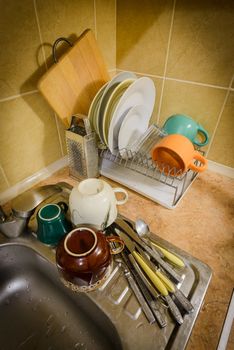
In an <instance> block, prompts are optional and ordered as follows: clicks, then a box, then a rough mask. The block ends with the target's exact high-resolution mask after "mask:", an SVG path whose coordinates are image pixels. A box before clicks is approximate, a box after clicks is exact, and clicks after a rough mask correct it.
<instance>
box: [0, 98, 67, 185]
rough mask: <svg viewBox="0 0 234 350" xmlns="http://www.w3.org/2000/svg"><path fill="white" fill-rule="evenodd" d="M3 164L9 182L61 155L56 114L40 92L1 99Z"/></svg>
mask: <svg viewBox="0 0 234 350" xmlns="http://www.w3.org/2000/svg"><path fill="white" fill-rule="evenodd" d="M0 129H1V133H0V144H1V153H0V163H1V164H2V167H3V169H4V172H5V174H6V177H7V179H8V181H9V183H10V185H14V184H16V183H17V182H19V181H21V180H23V179H25V178H26V177H28V176H31V175H32V174H34V173H36V172H37V171H39V170H40V169H42V168H44V167H45V166H47V165H49V164H51V163H53V162H54V161H56V160H58V159H59V158H61V157H62V154H61V150H60V144H59V140H58V134H57V128H56V125H55V121H54V116H53V113H52V112H51V110H50V109H49V107H48V106H47V103H46V102H45V101H44V99H43V98H42V97H41V96H40V94H39V93H36V94H32V95H27V96H24V99H23V98H17V99H14V100H11V101H7V102H2V103H1V109H0Z"/></svg>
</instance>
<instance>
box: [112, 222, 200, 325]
mask: <svg viewBox="0 0 234 350" xmlns="http://www.w3.org/2000/svg"><path fill="white" fill-rule="evenodd" d="M112 229H113V230H114V233H115V234H117V235H118V236H119V237H120V238H121V239H122V240H123V241H124V243H125V249H124V251H123V252H122V253H121V254H120V255H119V256H118V258H117V259H116V261H117V262H118V263H119V264H120V266H122V268H123V271H124V275H125V277H126V279H127V281H128V283H129V285H130V287H131V289H132V291H133V293H134V294H135V296H136V298H137V300H138V302H139V304H140V305H141V308H142V311H143V312H144V314H145V316H146V318H147V319H148V321H149V323H150V324H152V323H154V322H155V321H157V322H158V324H159V326H160V327H165V326H166V325H167V318H166V314H165V313H163V312H162V311H163V310H162V308H161V305H160V304H163V305H164V306H165V305H166V307H167V308H168V309H169V311H170V313H171V316H172V317H173V319H174V320H175V321H176V323H177V324H179V325H181V324H182V323H183V315H184V314H185V313H191V312H193V311H194V308H193V305H192V304H191V302H190V301H189V300H188V298H186V296H185V295H184V294H183V292H182V291H181V290H180V289H179V288H178V286H177V285H178V284H179V283H181V282H182V281H183V278H182V275H181V274H180V273H179V272H178V271H177V270H178V269H177V270H175V269H174V267H175V266H176V267H177V268H180V269H182V268H183V267H184V266H185V264H184V262H183V261H182V259H180V258H179V257H178V256H176V255H175V254H174V253H172V252H169V251H168V250H166V249H165V248H163V247H161V246H160V244H159V243H157V242H155V241H153V240H152V239H150V238H147V239H145V238H143V237H141V236H140V235H139V234H138V233H137V231H136V230H135V227H133V224H132V223H131V222H130V221H128V220H125V219H123V218H122V217H120V216H118V217H117V219H116V220H115V223H114V224H112Z"/></svg>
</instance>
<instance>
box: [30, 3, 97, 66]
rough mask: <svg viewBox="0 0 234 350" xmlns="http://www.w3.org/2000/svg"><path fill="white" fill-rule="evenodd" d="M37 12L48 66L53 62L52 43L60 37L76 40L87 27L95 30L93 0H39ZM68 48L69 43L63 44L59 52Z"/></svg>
mask: <svg viewBox="0 0 234 350" xmlns="http://www.w3.org/2000/svg"><path fill="white" fill-rule="evenodd" d="M37 13H38V18H39V23H40V28H41V34H42V41H43V48H44V50H45V55H46V58H47V59H48V66H50V65H51V64H52V63H53V61H52V58H51V45H52V44H53V43H54V41H55V40H56V39H57V38H58V37H66V38H70V39H71V41H73V42H74V41H75V40H76V39H77V37H78V36H79V35H80V34H81V33H82V32H83V31H84V30H85V29H87V28H90V29H92V30H93V31H94V32H95V20H94V18H95V17H94V1H93V0H79V1H77V0H67V1H60V0H47V1H44V0H37ZM66 50H67V45H66V44H64V45H63V44H61V45H60V46H59V47H58V54H60V53H62V52H64V51H66Z"/></svg>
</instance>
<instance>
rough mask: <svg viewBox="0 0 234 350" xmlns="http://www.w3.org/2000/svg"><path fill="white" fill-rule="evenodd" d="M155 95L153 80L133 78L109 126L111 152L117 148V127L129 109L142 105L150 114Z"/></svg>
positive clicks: (118, 127)
mask: <svg viewBox="0 0 234 350" xmlns="http://www.w3.org/2000/svg"><path fill="white" fill-rule="evenodd" d="M155 97H156V89H155V86H154V82H153V81H152V79H150V78H148V77H142V78H139V79H137V80H135V81H134V82H133V83H132V84H131V85H130V86H129V88H128V89H127V90H126V91H125V93H124V94H123V95H122V97H121V98H120V100H119V102H118V104H117V106H116V108H115V111H114V114H113V117H112V119H111V123H110V127H109V132H108V147H109V149H110V151H111V153H115V152H116V151H117V149H118V136H119V129H120V126H121V124H122V122H123V119H124V117H125V116H126V114H127V112H128V111H129V109H130V108H132V107H134V106H136V105H144V106H145V107H146V108H147V110H148V113H149V115H150V116H151V114H152V112H153V108H154V103H155Z"/></svg>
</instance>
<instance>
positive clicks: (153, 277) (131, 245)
mask: <svg viewBox="0 0 234 350" xmlns="http://www.w3.org/2000/svg"><path fill="white" fill-rule="evenodd" d="M115 231H116V233H117V234H118V235H119V237H120V238H121V239H122V240H123V241H124V243H125V245H126V247H127V248H128V250H129V251H130V252H131V253H132V255H133V256H134V258H135V259H136V260H137V262H138V264H139V265H140V266H141V268H142V269H143V270H144V271H145V273H146V275H147V276H148V278H149V279H150V280H151V282H152V283H153V284H154V286H155V287H156V288H157V290H158V291H159V292H160V293H161V294H162V295H163V296H165V295H168V291H167V288H166V287H165V285H164V284H163V283H162V282H161V280H160V278H159V277H158V276H157V275H156V274H155V272H154V271H153V270H152V269H151V268H150V267H149V265H148V262H147V261H146V260H145V259H144V258H142V257H141V256H140V254H139V253H138V252H137V251H136V244H135V243H134V241H132V240H131V238H129V237H128V235H127V234H125V233H124V232H122V231H120V230H118V229H115Z"/></svg>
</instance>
